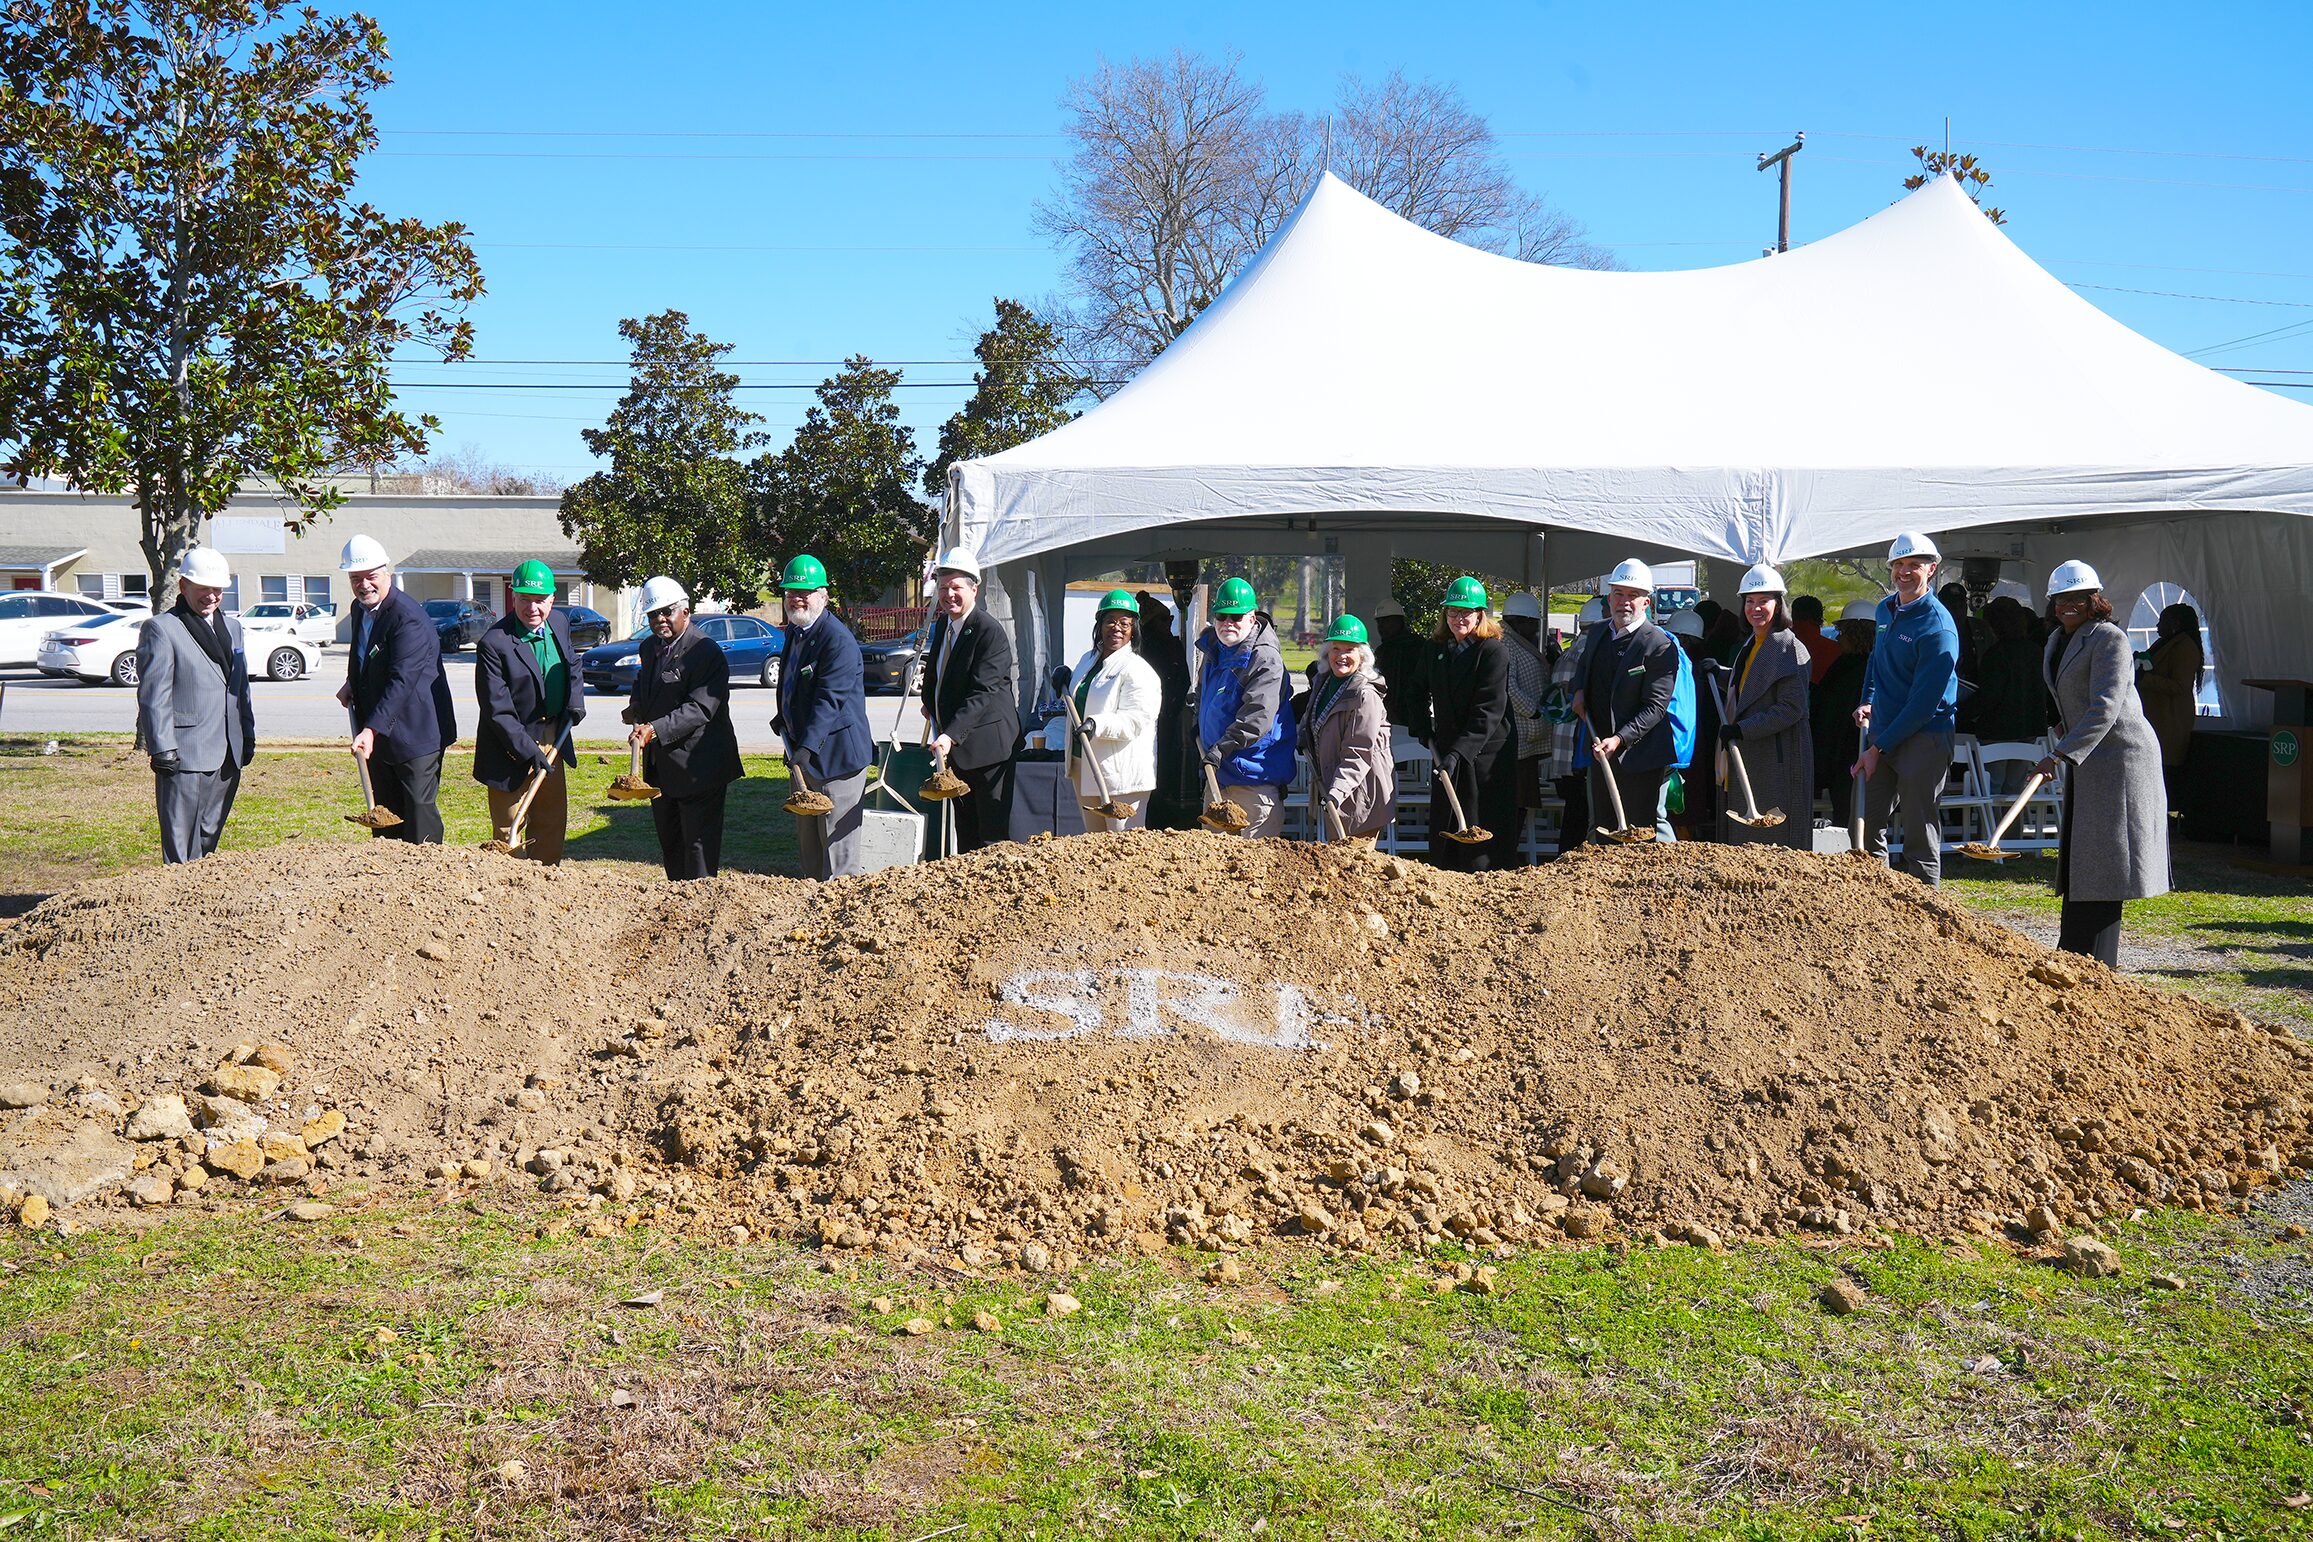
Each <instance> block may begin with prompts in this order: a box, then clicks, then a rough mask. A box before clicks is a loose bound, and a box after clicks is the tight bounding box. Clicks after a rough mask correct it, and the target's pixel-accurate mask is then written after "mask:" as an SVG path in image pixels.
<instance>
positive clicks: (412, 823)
mask: <svg viewBox="0 0 2313 1542" xmlns="http://www.w3.org/2000/svg"><path fill="white" fill-rule="evenodd" d="M337 567H338V571H339V572H341V573H343V574H345V577H346V586H347V587H348V588H350V589H351V590H352V591H353V635H352V639H351V641H352V648H351V649H350V650H349V652H348V655H347V659H346V670H345V684H344V685H343V686H341V687H339V689H338V692H337V700H338V704H339V705H341V706H343V707H345V708H347V709H348V710H350V711H351V712H352V714H353V752H354V753H355V754H356V755H359V756H360V757H361V758H362V759H364V760H366V761H368V762H369V777H370V784H371V786H372V788H373V790H374V791H375V792H376V794H377V800H378V802H380V803H382V804H384V805H385V806H386V807H387V808H390V809H392V810H393V811H394V812H395V813H397V814H399V815H401V816H402V822H401V823H400V824H398V825H395V826H393V827H391V828H390V829H385V830H373V831H371V832H370V833H371V834H372V835H382V836H385V837H388V838H389V839H393V840H401V841H415V842H418V843H419V844H421V845H430V846H438V845H440V844H441V842H442V811H441V809H440V808H439V807H438V806H437V805H436V802H435V800H436V799H437V798H438V797H439V796H440V794H441V790H442V751H444V750H446V749H448V748H449V747H450V745H451V743H452V742H453V741H454V740H455V739H456V738H457V737H458V720H457V711H456V709H455V708H454V707H453V706H452V705H451V703H450V682H449V681H447V680H445V679H443V678H442V639H441V634H439V633H438V632H436V631H435V630H434V623H433V619H432V618H431V617H430V616H428V615H427V614H426V608H425V607H424V606H423V605H420V604H419V603H418V602H417V601H416V600H413V599H411V598H410V597H409V596H408V595H407V594H404V593H403V592H402V591H401V590H399V589H397V588H395V587H394V570H393V563H392V562H391V561H390V560H388V558H387V557H386V552H385V548H384V547H383V546H380V545H379V544H378V543H377V542H376V541H374V540H372V539H371V538H370V537H368V536H366V535H357V536H355V537H354V538H353V539H352V540H350V541H348V542H346V543H345V551H344V553H343V555H342V556H341V557H340V559H339V561H338V564H337Z"/></svg>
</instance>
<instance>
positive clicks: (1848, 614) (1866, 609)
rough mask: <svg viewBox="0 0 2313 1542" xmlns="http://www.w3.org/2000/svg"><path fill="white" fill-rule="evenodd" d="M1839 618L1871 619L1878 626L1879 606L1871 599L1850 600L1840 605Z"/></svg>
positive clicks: (1850, 619)
mask: <svg viewBox="0 0 2313 1542" xmlns="http://www.w3.org/2000/svg"><path fill="white" fill-rule="evenodd" d="M1839 619H1840V620H1842V621H1869V622H1871V623H1872V624H1873V625H1874V626H1876V625H1878V624H1879V606H1878V604H1877V603H1875V602H1874V601H1871V600H1849V601H1848V602H1847V603H1846V604H1844V605H1842V606H1840V607H1839Z"/></svg>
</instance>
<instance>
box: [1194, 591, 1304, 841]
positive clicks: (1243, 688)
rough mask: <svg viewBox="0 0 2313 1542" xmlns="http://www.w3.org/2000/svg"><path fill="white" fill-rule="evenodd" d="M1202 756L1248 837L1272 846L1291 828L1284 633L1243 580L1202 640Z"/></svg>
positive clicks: (1216, 603)
mask: <svg viewBox="0 0 2313 1542" xmlns="http://www.w3.org/2000/svg"><path fill="white" fill-rule="evenodd" d="M1197 651H1198V652H1199V653H1201V654H1203V655H1204V667H1203V669H1202V670H1200V671H1199V674H1198V686H1197V750H1198V753H1199V754H1201V755H1202V756H1203V757H1204V761H1205V764H1206V765H1209V766H1211V767H1212V768H1213V774H1214V777H1215V779H1216V780H1217V781H1218V782H1219V783H1220V788H1221V796H1222V797H1224V798H1226V799H1228V800H1229V801H1230V802H1231V803H1233V804H1235V805H1236V806H1237V808H1238V810H1239V811H1240V812H1242V813H1243V814H1244V816H1245V820H1246V824H1245V829H1244V831H1243V832H1242V833H1243V834H1244V835H1245V836H1247V837H1248V838H1250V839H1254V840H1262V839H1266V838H1268V837H1270V836H1273V835H1276V834H1277V833H1278V832H1279V831H1281V830H1283V829H1284V828H1285V789H1286V788H1287V787H1288V786H1289V785H1291V783H1292V781H1293V770H1294V766H1293V710H1292V707H1291V706H1290V704H1289V703H1288V702H1287V700H1286V695H1285V692H1286V683H1285V655H1284V654H1283V653H1282V652H1281V651H1280V650H1279V648H1278V646H1277V628H1276V626H1275V625H1274V624H1273V623H1272V622H1271V621H1270V619H1269V617H1268V616H1267V615H1266V614H1264V613H1263V612H1262V611H1261V610H1260V609H1259V601H1258V600H1257V598H1256V597H1255V595H1254V593H1253V586H1252V585H1251V584H1249V583H1247V582H1245V580H1243V579H1242V578H1232V579H1230V580H1229V581H1228V582H1226V583H1224V584H1222V585H1221V589H1220V593H1219V594H1217V595H1216V596H1215V597H1214V599H1213V621H1212V624H1211V625H1210V626H1208V627H1206V628H1205V632H1204V635H1203V636H1202V637H1199V638H1198V639H1197Z"/></svg>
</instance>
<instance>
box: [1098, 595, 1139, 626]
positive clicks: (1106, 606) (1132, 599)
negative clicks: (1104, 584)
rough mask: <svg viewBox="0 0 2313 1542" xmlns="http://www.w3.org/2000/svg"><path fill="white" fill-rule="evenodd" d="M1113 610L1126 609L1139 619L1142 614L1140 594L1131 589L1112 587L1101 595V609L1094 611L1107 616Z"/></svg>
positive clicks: (1125, 610) (1127, 612)
mask: <svg viewBox="0 0 2313 1542" xmlns="http://www.w3.org/2000/svg"><path fill="white" fill-rule="evenodd" d="M1112 610H1121V611H1124V612H1125V613H1126V614H1128V615H1130V616H1132V617H1134V618H1135V619H1138V618H1139V616H1140V596H1139V595H1137V594H1135V593H1133V592H1132V591H1131V590H1130V589H1111V590H1109V591H1108V593H1106V594H1104V595H1102V596H1101V597H1100V609H1098V610H1096V611H1094V612H1093V614H1094V615H1096V616H1105V615H1107V614H1108V613H1109V612H1110V611H1112Z"/></svg>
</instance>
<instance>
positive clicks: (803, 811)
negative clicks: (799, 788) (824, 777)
mask: <svg viewBox="0 0 2313 1542" xmlns="http://www.w3.org/2000/svg"><path fill="white" fill-rule="evenodd" d="M781 807H783V808H785V809H786V810H787V812H788V813H790V814H794V815H796V816H798V817H799V818H804V819H824V818H826V817H827V816H828V815H829V814H832V813H834V812H835V800H834V799H833V798H830V797H829V796H828V795H827V794H826V793H823V792H799V793H795V794H792V795H791V796H789V798H788V799H787V801H786V802H785V803H784V804H782V805H781Z"/></svg>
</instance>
